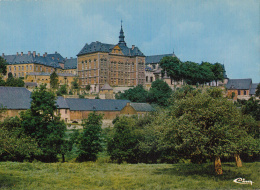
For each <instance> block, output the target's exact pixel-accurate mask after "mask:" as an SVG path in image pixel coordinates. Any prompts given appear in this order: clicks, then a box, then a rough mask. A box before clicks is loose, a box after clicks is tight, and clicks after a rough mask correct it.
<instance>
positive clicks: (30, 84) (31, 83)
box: [24, 82, 37, 86]
mask: <svg viewBox="0 0 260 190" xmlns="http://www.w3.org/2000/svg"><path fill="white" fill-rule="evenodd" d="M24 86H37V82H25V83H24Z"/></svg>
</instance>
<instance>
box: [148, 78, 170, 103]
mask: <svg viewBox="0 0 260 190" xmlns="http://www.w3.org/2000/svg"><path fill="white" fill-rule="evenodd" d="M171 93H172V89H171V88H170V87H169V85H168V84H167V83H166V82H164V81H163V80H156V81H154V82H153V83H152V86H151V88H150V90H149V92H148V98H147V101H148V102H149V103H155V104H157V105H160V106H167V105H168V99H169V98H170V96H171Z"/></svg>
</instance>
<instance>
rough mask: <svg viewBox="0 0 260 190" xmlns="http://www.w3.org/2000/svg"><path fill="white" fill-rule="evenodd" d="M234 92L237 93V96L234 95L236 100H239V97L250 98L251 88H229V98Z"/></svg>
mask: <svg viewBox="0 0 260 190" xmlns="http://www.w3.org/2000/svg"><path fill="white" fill-rule="evenodd" d="M232 92H234V93H235V96H234V98H233V99H234V100H237V99H238V98H239V99H247V98H249V97H250V96H249V90H247V89H245V90H237V89H228V90H227V96H228V97H229V98H231V97H232Z"/></svg>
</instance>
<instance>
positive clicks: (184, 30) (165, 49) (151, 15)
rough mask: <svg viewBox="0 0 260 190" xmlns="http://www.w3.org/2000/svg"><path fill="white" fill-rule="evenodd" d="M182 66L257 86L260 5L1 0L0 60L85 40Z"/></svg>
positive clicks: (75, 48)
mask: <svg viewBox="0 0 260 190" xmlns="http://www.w3.org/2000/svg"><path fill="white" fill-rule="evenodd" d="M121 20H122V21H123V30H124V33H125V41H126V43H127V45H128V47H131V46H132V45H135V46H137V47H139V49H140V50H141V51H142V52H143V53H144V54H145V55H146V56H148V55H159V54H169V53H172V52H173V51H174V53H175V55H176V56H177V57H178V58H179V59H180V60H181V61H193V62H197V63H201V62H202V61H207V62H210V63H216V62H219V63H222V64H224V65H225V69H226V71H227V75H228V77H229V78H231V79H237V78H252V79H253V82H254V83H258V82H260V0H185V1H184V0H160V1H159V0H131V1H126V0H0V53H1V54H0V55H2V53H4V54H5V55H12V54H16V52H19V53H21V52H24V53H27V52H28V51H36V53H40V54H41V55H42V54H43V53H45V52H47V53H54V52H55V51H57V52H58V53H60V54H61V55H62V56H63V57H68V58H69V57H76V55H77V54H78V53H79V51H80V50H81V49H82V48H83V46H84V45H85V44H86V43H88V44H90V43H91V42H95V41H99V42H102V43H110V44H117V43H118V41H119V39H118V37H119V31H120V25H121Z"/></svg>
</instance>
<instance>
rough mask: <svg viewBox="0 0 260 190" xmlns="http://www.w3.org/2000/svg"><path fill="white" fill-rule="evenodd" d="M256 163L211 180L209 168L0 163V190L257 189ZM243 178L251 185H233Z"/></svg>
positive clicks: (228, 169) (226, 165) (259, 185)
mask: <svg viewBox="0 0 260 190" xmlns="http://www.w3.org/2000/svg"><path fill="white" fill-rule="evenodd" d="M259 166H260V163H258V162H255V163H244V165H243V167H242V168H237V167H235V164H234V163H224V164H223V171H224V175H222V176H215V175H214V172H213V170H212V164H211V163H207V164H202V165H198V164H184V163H183V164H132V165H131V164H121V165H118V164H112V163H101V162H85V163H41V162H33V163H28V162H24V163H17V162H0V189H51V190H53V189H260V182H259ZM238 177H243V178H245V179H246V180H252V181H253V182H255V183H253V185H252V186H251V185H241V184H236V183H234V182H233V180H234V179H235V178H238Z"/></svg>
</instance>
